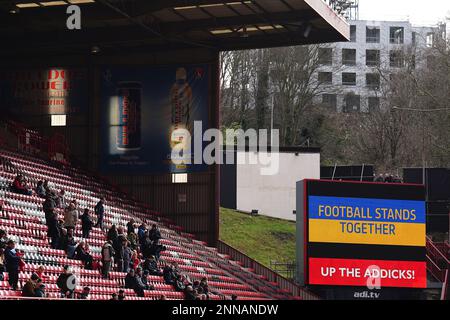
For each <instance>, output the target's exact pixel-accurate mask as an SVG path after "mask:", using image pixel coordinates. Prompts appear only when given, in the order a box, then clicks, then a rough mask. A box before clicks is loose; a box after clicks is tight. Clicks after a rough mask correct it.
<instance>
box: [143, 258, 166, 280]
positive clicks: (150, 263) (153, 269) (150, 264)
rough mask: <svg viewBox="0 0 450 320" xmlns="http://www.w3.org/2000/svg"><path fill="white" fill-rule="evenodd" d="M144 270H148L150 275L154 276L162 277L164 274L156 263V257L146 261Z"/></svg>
mask: <svg viewBox="0 0 450 320" xmlns="http://www.w3.org/2000/svg"><path fill="white" fill-rule="evenodd" d="M143 269H144V270H147V271H148V272H149V274H151V275H152V276H162V275H163V273H162V272H161V270H160V269H159V267H158V262H157V261H156V259H155V257H154V256H150V257H149V258H147V259H145V261H144V264H143Z"/></svg>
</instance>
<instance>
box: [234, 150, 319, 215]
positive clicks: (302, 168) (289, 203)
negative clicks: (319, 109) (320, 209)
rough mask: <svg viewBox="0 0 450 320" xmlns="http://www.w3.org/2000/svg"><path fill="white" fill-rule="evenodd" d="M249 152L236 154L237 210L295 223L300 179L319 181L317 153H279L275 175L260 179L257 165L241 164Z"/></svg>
mask: <svg viewBox="0 0 450 320" xmlns="http://www.w3.org/2000/svg"><path fill="white" fill-rule="evenodd" d="M246 154H249V152H244V151H239V152H238V153H237V165H236V181H237V182H236V184H237V186H236V193H237V198H236V206H237V209H238V210H242V211H251V210H252V209H256V210H259V214H261V215H265V216H270V217H275V218H281V219H286V220H292V221H295V220H296V219H295V215H294V214H293V213H292V212H293V210H295V207H296V204H295V186H296V182H297V181H299V180H302V179H306V178H309V179H320V154H319V153H298V155H297V156H296V155H295V153H283V152H281V153H279V163H280V165H279V171H278V174H276V175H267V176H264V175H261V172H260V169H261V168H262V167H263V166H261V165H259V164H240V163H242V162H243V159H244V158H245V157H246Z"/></svg>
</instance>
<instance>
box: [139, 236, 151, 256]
mask: <svg viewBox="0 0 450 320" xmlns="http://www.w3.org/2000/svg"><path fill="white" fill-rule="evenodd" d="M140 243H141V252H142V256H143V257H144V259H147V258H148V257H150V256H151V255H152V253H151V247H152V241H151V240H150V237H149V234H148V231H145V233H144V237H143V239H142V240H140Z"/></svg>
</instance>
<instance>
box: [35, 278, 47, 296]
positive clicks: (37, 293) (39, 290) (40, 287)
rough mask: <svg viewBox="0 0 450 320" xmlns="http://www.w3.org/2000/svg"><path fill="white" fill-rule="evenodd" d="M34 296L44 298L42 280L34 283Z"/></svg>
mask: <svg viewBox="0 0 450 320" xmlns="http://www.w3.org/2000/svg"><path fill="white" fill-rule="evenodd" d="M34 295H35V297H37V298H44V297H45V285H44V284H43V283H42V279H41V278H39V279H38V280H37V281H36V289H35V290H34Z"/></svg>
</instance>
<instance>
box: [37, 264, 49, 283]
mask: <svg viewBox="0 0 450 320" xmlns="http://www.w3.org/2000/svg"><path fill="white" fill-rule="evenodd" d="M44 271H45V269H44V267H43V266H39V267H38V268H37V270H36V272H35V273H36V274H37V276H38V277H39V279H41V280H42V281H45V280H46V279H47V276H46V275H44Z"/></svg>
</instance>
